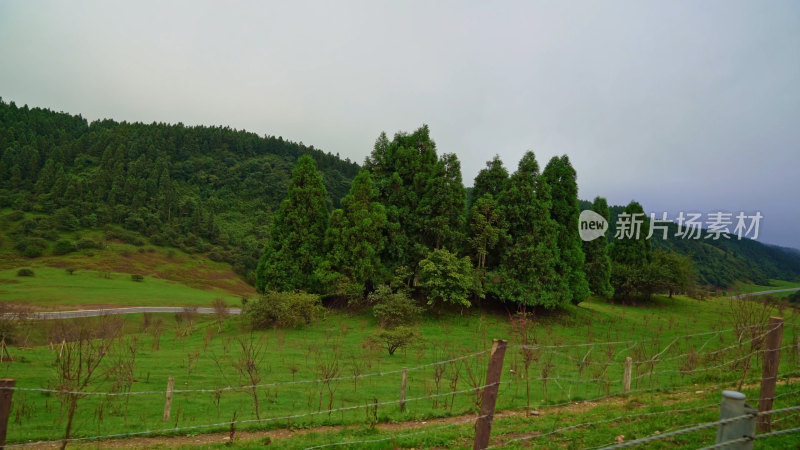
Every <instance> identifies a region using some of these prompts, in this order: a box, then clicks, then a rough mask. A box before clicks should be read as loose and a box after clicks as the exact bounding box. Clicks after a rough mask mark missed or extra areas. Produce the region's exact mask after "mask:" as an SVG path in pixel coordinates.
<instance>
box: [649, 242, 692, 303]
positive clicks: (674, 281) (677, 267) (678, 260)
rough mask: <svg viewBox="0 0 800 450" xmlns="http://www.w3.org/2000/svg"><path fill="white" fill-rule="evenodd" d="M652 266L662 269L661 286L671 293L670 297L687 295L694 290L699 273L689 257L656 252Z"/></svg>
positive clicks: (662, 251)
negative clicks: (681, 294)
mask: <svg viewBox="0 0 800 450" xmlns="http://www.w3.org/2000/svg"><path fill="white" fill-rule="evenodd" d="M650 264H651V265H655V266H658V267H660V268H661V269H662V270H661V271H660V275H661V277H662V280H661V283H660V286H661V287H663V289H664V291H666V292H668V293H669V296H670V297H672V295H673V294H677V293H687V292H690V291H692V290H693V289H694V286H695V282H696V281H695V280H696V279H697V273H696V272H695V269H694V262H693V261H692V259H691V258H689V257H688V256H684V255H679V254H677V253H675V252H667V251H664V250H655V251H654V252H653V258H652V261H651V263H650Z"/></svg>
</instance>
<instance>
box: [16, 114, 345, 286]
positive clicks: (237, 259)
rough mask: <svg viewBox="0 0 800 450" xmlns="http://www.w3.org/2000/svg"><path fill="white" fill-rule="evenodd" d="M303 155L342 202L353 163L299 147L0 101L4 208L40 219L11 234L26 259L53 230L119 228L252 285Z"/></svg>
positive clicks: (241, 134)
mask: <svg viewBox="0 0 800 450" xmlns="http://www.w3.org/2000/svg"><path fill="white" fill-rule="evenodd" d="M305 154H308V155H311V156H312V157H313V158H314V160H315V162H316V164H317V167H318V168H319V169H320V171H321V172H322V174H323V178H324V183H325V185H326V188H327V191H328V193H329V196H330V202H331V204H332V205H331V206H335V205H338V202H339V200H340V199H341V198H342V197H343V196H344V195H345V194H347V192H348V190H349V188H350V183H351V180H352V178H353V177H354V176H355V175H356V173H357V172H358V170H359V166H358V165H357V164H356V163H353V162H350V161H349V160H342V159H340V158H339V157H338V156H337V155H331V154H330V153H324V152H322V151H320V150H318V149H315V148H314V147H313V146H305V145H303V144H302V142H301V143H295V142H290V141H286V140H284V139H283V138H281V137H274V136H264V137H261V136H258V135H256V134H254V133H249V132H245V131H238V130H234V129H230V128H228V127H225V128H223V127H205V126H195V127H187V126H184V125H183V124H177V125H169V124H163V123H152V124H142V123H126V122H115V121H113V120H101V121H95V122H92V123H87V121H86V119H84V118H82V117H81V116H75V115H71V114H66V113H58V112H53V111H50V110H48V109H40V108H28V107H27V106H24V107H18V106H16V105H15V104H14V103H13V102H8V103H7V102H5V101H2V99H0V155H1V156H0V209H2V208H11V209H13V210H22V211H30V212H39V213H43V214H42V215H40V216H39V217H37V218H36V219H33V220H29V221H26V223H24V226H21V227H19V228H18V229H15V230H11V231H10V233H14V234H15V236H11V237H13V238H14V239H13V241H14V242H16V244H17V246H18V247H19V248H20V249H21V251H22V252H23V253H24V252H25V250H26V249H25V248H23V247H25V245H26V244H25V243H26V242H27V243H29V244H31V245H34V244H36V243H37V242H39V243H41V240H42V239H48V237H49V238H55V237H56V233H54V232H53V230H59V231H75V230H77V229H79V228H97V227H104V226H106V227H108V226H111V227H114V228H115V229H119V226H121V227H123V228H125V229H127V230H130V231H135V232H138V233H141V234H142V235H144V236H147V237H148V238H149V239H150V241H151V242H153V243H154V244H156V245H166V246H175V247H180V248H183V249H185V250H188V251H192V252H208V253H209V255H210V256H211V257H212V259H218V260H224V261H228V262H230V263H231V264H233V265H234V268H235V270H236V271H237V272H238V273H240V274H242V275H244V276H246V277H248V278H250V281H252V278H251V277H252V270H253V269H254V268H255V265H256V262H257V258H258V256H259V255H260V252H261V250H262V246H263V243H264V241H265V240H266V238H267V233H268V231H267V230H268V227H269V222H270V217H271V213H272V212H273V211H275V210H276V209H277V208H278V206H279V204H280V202H281V201H282V200H283V199H284V197H285V196H286V191H287V186H288V184H289V180H290V179H291V170H292V168H293V167H294V164H295V161H296V160H297V158H298V157H300V156H301V155H305ZM117 234H120V233H117ZM122 234H123V235H124V232H123V233H122ZM123 237H124V236H123ZM26 239H27V240H26ZM37 239H38V241H37ZM21 241H22V243H20V242H21ZM29 254H35V249H34V250H31V251H30V252H29Z"/></svg>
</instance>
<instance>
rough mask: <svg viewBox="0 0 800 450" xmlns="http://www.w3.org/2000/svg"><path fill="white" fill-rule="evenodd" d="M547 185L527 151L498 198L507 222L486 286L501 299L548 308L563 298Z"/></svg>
mask: <svg viewBox="0 0 800 450" xmlns="http://www.w3.org/2000/svg"><path fill="white" fill-rule="evenodd" d="M550 202H551V197H550V187H549V186H548V184H547V182H546V181H545V180H544V179H543V178H542V177H541V175H540V173H539V165H538V163H537V162H536V157H535V156H534V154H533V152H527V153H526V154H525V155H524V156H523V157H522V159H521V160H520V162H519V168H518V169H517V171H516V172H515V173H514V174H513V175H512V176H511V178H510V179H509V182H508V189H507V190H506V191H505V192H504V194H503V196H502V197H501V199H500V204H501V207H502V210H503V215H504V217H505V220H506V222H507V224H508V234H509V239H510V243H509V244H508V245H507V246H505V248H504V252H503V258H502V261H501V263H500V269H499V271H498V275H499V280H498V282H494V281H493V282H492V283H491V284H490V285H489V290H490V291H491V292H493V293H494V294H496V295H497V296H498V298H499V299H500V300H502V301H506V302H513V303H518V304H520V305H528V306H543V307H545V308H548V309H554V308H558V307H561V306H564V305H565V304H566V303H568V302H569V299H570V298H571V294H570V291H569V285H568V283H567V280H566V279H565V278H564V277H563V276H561V275H560V274H559V273H558V271H557V270H556V269H557V264H558V258H559V251H558V224H557V223H556V222H555V221H554V220H553V219H552V218H550Z"/></svg>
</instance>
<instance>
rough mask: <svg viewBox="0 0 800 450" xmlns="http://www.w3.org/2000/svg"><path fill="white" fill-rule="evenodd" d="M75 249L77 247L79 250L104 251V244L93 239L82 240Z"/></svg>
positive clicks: (76, 244)
mask: <svg viewBox="0 0 800 450" xmlns="http://www.w3.org/2000/svg"><path fill="white" fill-rule="evenodd" d="M75 247H77V248H78V249H79V250H84V249H91V248H96V249H98V250H102V249H103V243H102V242H98V241H95V240H92V239H80V240H79V241H78V242H76V243H75Z"/></svg>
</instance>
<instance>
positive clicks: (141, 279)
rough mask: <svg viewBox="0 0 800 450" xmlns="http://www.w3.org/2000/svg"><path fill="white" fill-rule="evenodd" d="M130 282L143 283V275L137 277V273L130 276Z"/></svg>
mask: <svg viewBox="0 0 800 450" xmlns="http://www.w3.org/2000/svg"><path fill="white" fill-rule="evenodd" d="M131 281H138V282H142V281H144V275H139V274H138V273H132V274H131Z"/></svg>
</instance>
